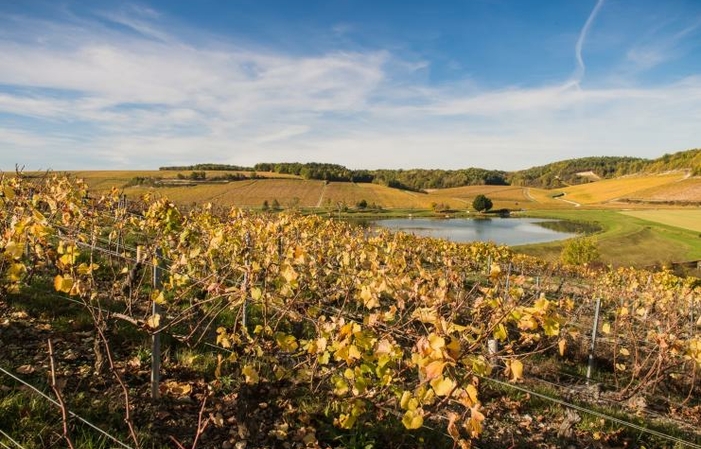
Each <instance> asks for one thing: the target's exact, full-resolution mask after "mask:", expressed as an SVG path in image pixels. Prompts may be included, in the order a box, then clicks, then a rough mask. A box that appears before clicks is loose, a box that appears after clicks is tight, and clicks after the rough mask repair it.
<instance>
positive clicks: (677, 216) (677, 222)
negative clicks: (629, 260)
mask: <svg viewBox="0 0 701 449" xmlns="http://www.w3.org/2000/svg"><path fill="white" fill-rule="evenodd" d="M622 213H623V214H624V215H628V216H631V217H636V218H640V219H643V220H647V221H653V222H655V223H662V224H665V225H669V226H674V227H677V228H683V229H689V230H691V231H696V232H701V209H695V210H680V209H676V210H644V211H642V210H641V211H627V212H622Z"/></svg>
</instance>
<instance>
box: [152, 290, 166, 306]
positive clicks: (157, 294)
mask: <svg viewBox="0 0 701 449" xmlns="http://www.w3.org/2000/svg"><path fill="white" fill-rule="evenodd" d="M151 301H153V302H155V303H156V304H164V303H165V302H166V298H165V296H163V292H162V291H159V290H154V291H153V292H151Z"/></svg>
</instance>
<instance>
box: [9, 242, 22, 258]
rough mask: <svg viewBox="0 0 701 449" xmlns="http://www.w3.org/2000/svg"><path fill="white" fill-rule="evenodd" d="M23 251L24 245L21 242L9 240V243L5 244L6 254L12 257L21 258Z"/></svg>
mask: <svg viewBox="0 0 701 449" xmlns="http://www.w3.org/2000/svg"><path fill="white" fill-rule="evenodd" d="M23 252H24V245H20V244H19V243H16V242H8V243H7V245H5V255H7V256H8V257H9V258H11V259H19V258H20V257H22V253H23Z"/></svg>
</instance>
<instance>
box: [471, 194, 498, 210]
mask: <svg viewBox="0 0 701 449" xmlns="http://www.w3.org/2000/svg"><path fill="white" fill-rule="evenodd" d="M492 206H493V204H492V200H490V199H489V198H487V197H486V196H484V195H481V194H480V195H477V196H476V197H475V199H474V200H473V201H472V207H473V208H474V209H475V210H476V211H477V212H487V211H488V210H489V209H491V208H492Z"/></svg>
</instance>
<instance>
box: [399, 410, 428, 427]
mask: <svg viewBox="0 0 701 449" xmlns="http://www.w3.org/2000/svg"><path fill="white" fill-rule="evenodd" d="M402 424H404V427H406V428H407V429H409V430H412V429H418V428H420V427H421V426H423V424H424V417H423V410H421V409H416V410H407V411H406V413H404V416H403V417H402Z"/></svg>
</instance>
